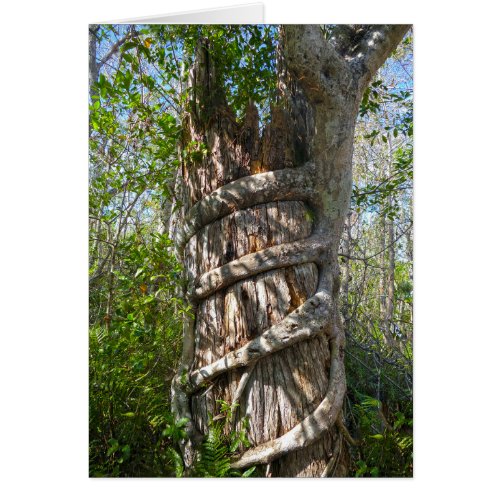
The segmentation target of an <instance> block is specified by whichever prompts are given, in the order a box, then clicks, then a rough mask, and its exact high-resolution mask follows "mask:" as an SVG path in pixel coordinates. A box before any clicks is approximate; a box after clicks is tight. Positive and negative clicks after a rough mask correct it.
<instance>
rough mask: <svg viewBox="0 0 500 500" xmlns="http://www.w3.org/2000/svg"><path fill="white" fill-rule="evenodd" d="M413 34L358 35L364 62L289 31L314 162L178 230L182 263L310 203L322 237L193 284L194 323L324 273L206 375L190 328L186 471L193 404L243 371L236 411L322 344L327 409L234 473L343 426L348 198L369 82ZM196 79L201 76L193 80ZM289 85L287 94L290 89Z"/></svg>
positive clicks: (184, 377) (238, 188) (222, 199)
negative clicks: (305, 269)
mask: <svg viewBox="0 0 500 500" xmlns="http://www.w3.org/2000/svg"><path fill="white" fill-rule="evenodd" d="M406 29H407V27H396V28H394V27H393V28H391V27H378V29H371V30H368V29H367V30H366V33H364V34H363V33H361V34H359V33H358V37H357V39H356V50H359V54H361V56H358V55H357V54H358V52H353V51H352V50H350V48H349V45H348V42H349V41H348V42H346V41H345V40H342V46H340V45H339V47H337V48H335V47H334V46H333V45H330V44H326V42H325V40H324V39H323V38H322V36H321V32H320V30H319V28H318V27H314V26H313V27H304V26H301V27H297V26H288V27H286V28H285V30H284V32H283V35H284V36H283V41H284V47H285V53H284V56H285V57H286V58H287V60H288V64H289V68H288V69H289V71H290V76H291V78H292V80H293V78H295V80H296V81H300V82H301V87H302V90H303V93H304V96H305V98H306V100H307V101H308V103H310V105H311V106H312V109H313V111H314V123H315V131H314V136H313V138H312V144H311V154H310V158H311V161H309V162H306V163H304V164H298V165H292V166H291V168H283V169H281V170H274V171H270V172H263V173H257V174H254V175H250V176H246V177H242V178H239V179H237V180H234V181H232V182H229V183H227V184H226V185H223V186H221V187H219V188H218V189H216V190H214V191H212V192H211V193H210V194H208V195H206V196H204V197H203V198H202V199H200V200H199V201H197V202H196V203H195V204H194V205H193V206H192V207H191V208H190V209H189V210H188V211H187V213H185V214H183V217H182V219H183V220H181V221H180V222H179V223H178V224H177V226H176V228H175V232H174V234H175V241H176V247H177V252H178V255H179V257H180V258H184V257H185V252H187V251H188V249H187V244H188V242H189V240H190V239H191V238H192V237H193V236H195V235H196V234H197V233H198V231H200V230H202V229H203V228H204V227H205V226H206V225H208V224H210V223H212V222H214V221H216V220H219V219H221V218H223V217H225V216H227V215H230V214H232V213H234V212H236V211H239V210H245V209H249V208H251V207H254V206H256V205H259V204H265V203H269V202H277V201H292V200H294V201H302V202H304V203H305V204H306V205H307V206H308V207H309V209H310V210H311V211H312V212H313V214H314V227H313V231H312V234H311V235H310V236H309V237H308V238H305V239H302V240H298V241H292V242H289V243H283V244H279V245H275V246H271V247H268V248H265V249H263V250H259V251H257V252H253V253H250V254H248V255H245V256H242V257H240V258H237V259H233V260H232V261H230V262H228V263H227V264H224V265H222V266H220V267H218V268H215V269H211V270H209V271H207V272H205V273H203V274H201V275H198V276H191V277H190V280H189V285H188V289H187V290H186V292H187V296H188V298H189V301H190V303H191V305H192V310H193V315H194V317H195V316H196V308H197V305H198V303H199V302H200V301H201V300H203V299H205V298H207V297H209V296H210V295H212V294H214V293H215V292H217V291H219V290H224V289H225V288H227V287H229V286H231V285H232V284H234V283H235V282H237V281H240V280H244V279H247V278H249V277H252V276H257V275H259V274H261V273H264V272H266V271H270V270H273V269H279V268H283V267H290V266H296V265H299V264H305V263H314V264H315V265H316V266H317V269H318V284H317V288H316V291H315V293H314V294H313V295H312V296H311V297H310V298H308V299H307V300H306V301H305V302H304V303H303V304H301V305H300V306H299V307H297V308H296V309H295V310H293V311H292V312H290V313H289V314H288V315H287V316H286V317H285V318H284V319H283V320H282V321H281V322H279V323H277V324H275V325H273V326H271V327H270V328H268V329H267V330H266V331H264V332H263V333H262V334H261V335H259V336H258V337H256V338H254V339H252V340H250V341H249V342H247V343H246V344H245V345H243V346H242V347H240V348H238V349H235V350H233V351H231V352H228V353H227V354H226V355H224V356H222V357H221V358H220V359H218V360H216V361H214V362H212V363H210V364H208V365H206V366H203V367H201V368H197V369H193V361H194V354H195V353H194V350H195V338H194V335H195V334H194V317H191V318H189V319H188V320H187V321H186V322H185V330H184V347H183V354H182V361H181V366H180V369H179V372H178V375H177V376H176V377H175V379H174V381H173V384H172V406H173V409H174V412H175V414H176V416H177V417H178V418H184V419H185V421H186V422H187V425H186V430H187V434H188V436H189V439H188V441H187V442H186V443H185V450H184V455H185V459H186V462H188V464H189V462H190V461H192V458H193V449H192V447H193V445H195V446H196V444H197V443H199V441H200V435H199V433H198V431H197V429H196V427H195V425H194V423H193V419H192V415H191V410H190V397H191V396H192V395H193V394H195V393H197V392H198V391H200V390H201V389H203V388H204V387H205V386H206V384H207V383H209V382H211V381H213V380H214V379H215V378H216V377H219V376H220V375H222V374H225V373H227V372H229V371H231V370H235V369H238V368H239V369H241V368H243V369H244V370H245V371H244V374H243V376H242V377H241V378H240V382H239V386H238V388H237V390H236V392H235V393H234V396H233V402H235V401H236V400H238V399H239V398H240V397H241V395H242V393H243V389H244V388H245V384H246V383H247V381H248V378H249V374H250V373H251V371H252V369H253V367H254V366H255V365H256V363H258V362H259V361H260V360H262V359H263V358H265V357H267V356H273V355H274V354H275V353H277V352H279V351H281V350H283V349H286V348H288V347H290V346H293V345H295V344H297V343H299V342H304V341H306V340H309V339H312V338H314V337H316V336H318V335H319V334H324V335H326V337H327V338H328V339H329V343H330V353H331V359H330V373H329V381H328V387H327V390H326V393H325V394H324V397H323V400H322V401H321V402H320V404H319V405H318V406H317V408H316V409H315V410H314V411H313V412H312V413H310V414H309V415H308V416H307V417H306V418H304V419H303V420H302V421H301V422H299V423H298V424H297V425H295V427H293V428H292V429H291V430H289V431H288V432H285V433H284V434H283V435H281V436H279V437H277V438H275V439H272V440H270V441H268V442H265V443H262V444H259V445H257V446H255V447H253V448H250V449H249V450H247V451H245V452H244V453H243V454H241V455H240V456H239V457H238V458H237V459H236V460H235V461H234V462H233V464H232V467H233V468H237V469H238V468H246V467H250V466H252V465H255V464H269V463H270V462H272V461H273V460H276V459H277V458H279V457H281V456H283V455H285V454H287V453H290V452H292V451H295V450H299V449H302V448H305V447H307V446H309V445H310V444H312V443H313V442H315V441H316V440H318V439H319V438H320V437H321V436H322V435H323V433H325V432H326V431H327V430H329V429H330V428H331V427H332V425H334V423H335V422H336V421H337V420H338V418H339V414H340V412H341V409H342V405H343V400H344V395H345V390H346V382H345V373H344V359H343V358H344V334H343V330H342V328H341V326H340V322H339V320H338V315H337V313H336V309H337V308H336V296H337V291H338V284H339V283H338V275H339V273H338V267H337V263H336V249H337V247H338V243H339V238H340V233H341V230H342V225H343V218H344V215H345V213H346V211H347V208H348V204H349V198H350V191H351V181H350V175H351V158H352V146H353V133H354V125H355V119H356V114H357V108H358V104H359V101H360V98H361V96H362V94H363V91H364V89H365V87H366V85H367V83H368V81H369V79H370V77H371V76H372V75H373V73H374V71H375V70H376V69H377V68H378V67H379V66H380V64H381V63H382V62H383V60H385V58H386V57H387V55H388V53H389V52H390V50H392V48H394V47H395V45H396V44H397V42H398V41H399V40H400V39H401V37H402V36H403V34H404V33H405V31H406ZM346 44H347V45H346ZM346 46H347V48H346ZM206 54H207V44H206V43H205V45H204V46H202V47H201V49H199V53H198V58H203V57H205V58H206V57H207V55H206ZM198 64H200V63H199V62H198ZM196 74H197V73H196V71H194V72H193V75H196ZM207 74H208V72H207ZM292 80H289V81H292ZM282 82H285V86H286V80H285V79H283V80H282ZM191 84H192V85H193V87H194V86H195V85H200V84H201V85H205V86H207V87H209V86H210V81H205V82H196V81H193V79H192V80H191ZM194 88H195V87H194ZM285 91H286V89H285ZM194 107H195V108H196V102H194ZM194 111H195V113H196V112H197V110H196V109H195V110H194ZM198 112H199V110H198ZM340 425H341V424H340ZM344 430H345V428H344Z"/></svg>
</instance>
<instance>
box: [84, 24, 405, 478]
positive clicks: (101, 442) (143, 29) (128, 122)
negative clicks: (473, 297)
mask: <svg viewBox="0 0 500 500" xmlns="http://www.w3.org/2000/svg"><path fill="white" fill-rule="evenodd" d="M92 30H93V31H92V32H91V35H92V36H93V37H95V38H94V43H95V61H94V63H95V71H94V72H93V74H91V79H92V80H93V81H92V86H91V92H90V102H89V163H90V173H89V323H90V333H89V384H90V399H89V446H90V450H89V473H90V476H92V477H183V476H185V475H187V474H188V473H187V471H185V470H184V466H183V462H182V458H181V450H180V444H181V440H182V438H183V437H184V429H183V428H184V425H185V422H182V421H179V422H175V421H174V418H173V416H172V414H171V413H170V385H171V381H172V377H173V376H174V373H175V370H176V368H177V365H178V361H179V357H180V352H181V349H182V322H183V318H185V317H186V316H187V315H189V314H190V311H189V308H188V307H187V306H186V304H185V303H184V301H183V300H182V296H183V294H182V289H183V286H184V283H183V282H182V268H181V266H180V263H179V262H177V261H176V259H175V257H174V252H173V244H172V242H171V241H170V239H169V236H168V234H169V230H168V225H169V218H170V215H171V213H172V211H174V212H175V210H176V209H177V208H178V207H176V206H175V200H174V199H173V190H174V189H173V188H174V182H175V172H176V169H177V168H178V166H179V162H178V157H179V153H180V154H183V155H188V154H191V155H192V154H203V148H202V147H201V145H200V144H196V145H190V147H188V148H187V149H186V150H185V151H178V144H179V138H180V134H181V125H182V121H183V120H184V118H185V114H186V109H187V106H188V105H189V103H188V97H187V92H186V81H187V71H188V68H189V65H190V64H191V62H192V60H193V56H194V49H195V44H196V41H197V40H198V39H199V38H200V37H209V38H210V40H211V41H212V42H213V47H214V49H213V50H214V51H215V54H216V56H217V57H218V59H219V60H220V67H219V68H220V74H219V75H218V77H219V78H223V79H224V83H225V88H226V93H227V96H228V100H229V104H230V105H231V106H232V107H233V109H235V111H236V112H237V116H238V117H241V116H242V115H243V113H244V110H245V108H246V105H247V103H248V101H249V100H252V101H254V102H255V103H256V104H257V106H258V109H259V113H260V120H261V123H263V122H265V121H266V120H267V119H268V117H269V112H270V105H271V103H273V102H274V101H275V98H276V95H275V93H276V90H275V89H276V68H275V62H274V61H275V47H276V41H277V31H276V28H275V27H270V26H244V27H241V28H240V27H237V26H232V27H230V28H229V29H227V28H226V27H221V26H203V27H202V26H136V27H134V26H127V25H120V26H112V25H100V26H94V27H92ZM326 36H327V34H326ZM91 62H92V61H91ZM411 65H412V43H411V36H409V37H407V38H406V40H405V42H404V43H403V44H402V46H401V47H400V48H398V50H397V51H396V53H395V54H393V58H391V59H390V60H389V61H388V62H387V63H386V65H385V66H384V68H383V70H381V71H380V74H379V75H378V76H377V79H376V80H375V81H374V82H373V83H372V85H371V87H370V88H369V90H368V91H367V93H366V94H365V97H364V99H363V102H362V104H361V110H360V122H359V126H358V133H357V142H356V151H355V157H354V184H355V186H354V191H353V198H352V207H351V208H352V212H351V217H350V222H349V224H348V226H346V231H345V235H344V240H343V244H342V245H343V248H342V249H341V255H342V257H341V259H340V260H341V268H342V273H343V277H344V281H345V283H347V285H345V286H344V285H343V286H342V288H341V308H342V313H343V318H344V324H345V328H346V333H347V355H346V366H347V374H348V395H347V400H346V405H345V411H344V419H345V422H346V426H347V427H348V429H349V431H350V433H351V434H352V435H353V437H354V438H355V439H357V440H358V445H359V446H352V447H351V456H352V459H353V460H352V470H351V472H352V475H353V476H357V477H359V476H366V477H375V476H380V477H387V476H411V475H412V416H413V413H412V359H413V353H412V295H413V288H412V272H413V271H412V265H413V264H412V237H411V231H412V164H413V163H412V154H413V147H412V135H413V132H412V122H413V111H412V109H413V108H412V95H413V94H412V74H411ZM311 217H312V215H311ZM391 231H392V232H391ZM391 252H392V253H391ZM391 289H392V290H393V293H392V297H391V298H390V299H388V297H389V295H390V294H391V292H390V290H391ZM219 403H220V415H219V417H220V418H216V417H214V418H212V420H211V424H210V428H209V432H208V434H207V435H206V436H205V439H204V442H203V445H202V447H201V450H200V454H199V456H198V458H197V462H196V464H195V466H194V468H193V470H192V471H190V472H189V474H190V475H194V476H198V477H229V476H239V475H242V476H243V477H248V476H252V475H255V474H258V472H259V471H258V470H255V468H251V469H248V470H247V471H242V472H239V471H234V470H231V469H230V465H229V464H230V460H231V457H232V456H233V455H234V454H235V453H236V452H237V451H242V450H243V449H245V448H246V447H247V446H249V442H248V439H247V437H246V433H245V432H244V431H242V432H234V431H231V416H232V412H233V411H234V408H232V407H230V406H228V405H227V404H226V403H224V402H222V401H221V402H219Z"/></svg>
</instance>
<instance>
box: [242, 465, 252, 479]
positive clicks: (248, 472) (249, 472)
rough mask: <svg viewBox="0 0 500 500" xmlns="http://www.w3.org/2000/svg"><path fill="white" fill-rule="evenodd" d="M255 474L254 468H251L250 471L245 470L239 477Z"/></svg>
mask: <svg viewBox="0 0 500 500" xmlns="http://www.w3.org/2000/svg"><path fill="white" fill-rule="evenodd" d="M254 472H255V466H253V467H251V468H250V469H248V470H246V471H245V472H244V473H243V474H242V475H241V477H250V476H251V475H252V474H253V473H254Z"/></svg>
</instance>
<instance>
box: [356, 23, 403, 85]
mask: <svg viewBox="0 0 500 500" xmlns="http://www.w3.org/2000/svg"><path fill="white" fill-rule="evenodd" d="M410 28H411V24H372V25H369V26H368V27H367V29H366V33H365V35H364V36H363V37H362V38H361V40H360V42H359V43H358V44H356V45H354V46H353V47H352V48H351V53H352V59H351V66H352V67H353V69H354V71H355V72H356V73H358V75H359V77H360V89H361V90H362V91H364V88H365V87H366V86H367V85H368V83H369V82H370V80H371V78H372V77H373V75H375V73H376V72H377V70H378V69H379V68H380V66H382V64H383V63H384V62H385V60H386V59H387V58H388V57H389V54H390V53H391V52H392V51H393V50H394V49H395V48H396V47H397V46H398V44H399V42H400V41H401V40H402V39H403V37H404V36H405V34H406V32H407V31H408V30H409V29H410Z"/></svg>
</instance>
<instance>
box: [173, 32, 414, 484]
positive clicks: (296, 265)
mask: <svg viewBox="0 0 500 500" xmlns="http://www.w3.org/2000/svg"><path fill="white" fill-rule="evenodd" d="M379 28H380V29H375V28H374V27H371V28H370V29H368V30H367V32H366V36H367V37H369V39H368V41H367V42H366V44H365V45H366V48H365V49H363V50H361V49H360V54H361V55H356V57H353V56H352V54H351V53H349V55H346V53H342V52H339V51H338V50H336V49H335V47H334V46H333V45H331V44H329V43H328V42H327V41H326V40H325V39H324V38H323V36H322V33H321V30H320V28H319V27H318V26H286V27H284V28H283V30H282V45H281V53H280V89H281V92H282V94H283V102H284V104H285V106H281V107H279V108H276V109H274V110H273V113H272V120H271V124H270V125H269V127H268V128H267V129H266V131H264V133H263V135H262V137H260V136H259V133H258V126H257V125H258V122H257V117H256V110H255V108H253V107H252V106H250V107H249V109H248V111H247V116H246V120H245V121H244V123H243V124H242V125H239V124H238V123H237V122H236V121H235V119H234V117H233V115H232V114H231V112H230V110H229V109H228V108H227V105H226V104H225V101H224V96H223V93H222V91H221V88H220V87H219V86H218V80H217V75H216V71H217V65H216V61H213V60H212V59H211V56H210V51H209V45H208V44H207V43H205V44H201V45H200V48H199V51H198V54H197V61H196V64H195V66H194V68H193V70H192V73H191V84H192V111H191V116H190V120H189V123H188V124H187V125H186V137H185V143H186V144H188V143H190V142H191V141H199V142H203V143H205V144H206V146H207V147H208V150H209V154H208V155H207V157H206V158H204V159H202V160H198V161H191V162H190V161H187V162H185V163H184V164H183V165H182V169H181V174H180V175H182V178H183V180H184V186H185V189H184V190H182V189H181V191H183V192H180V193H179V196H180V198H181V199H182V200H183V202H184V207H183V210H182V211H181V212H180V215H179V218H180V219H184V220H179V221H176V222H175V225H174V231H176V232H177V233H178V236H177V244H178V251H179V252H180V254H181V255H182V256H183V258H184V262H185V266H186V270H187V277H188V281H189V283H190V286H191V300H192V306H193V312H194V319H192V320H191V321H187V322H186V329H185V338H184V352H183V359H182V363H181V367H180V370H179V374H178V376H177V377H176V378H175V380H174V382H173V387H172V399H173V409H174V411H175V412H176V414H177V416H178V417H187V418H188V419H189V424H188V428H187V430H188V433H189V434H190V442H187V443H186V447H185V459H186V462H187V463H189V462H190V460H192V457H193V451H192V446H191V445H192V444H196V443H197V442H199V436H200V434H202V433H204V432H206V431H207V426H208V421H209V415H210V414H216V412H217V404H216V401H217V400H219V399H223V400H225V401H227V402H234V401H235V400H238V401H239V404H240V407H239V411H238V414H237V416H236V422H235V425H236V427H237V428H241V425H242V419H243V417H245V416H248V417H249V421H250V428H249V432H248V433H249V438H250V441H251V442H252V447H251V448H250V449H249V450H246V451H244V452H243V453H242V454H241V455H240V457H239V458H237V459H236V460H235V461H234V463H233V467H234V468H245V467H249V466H251V465H254V464H269V466H268V468H267V469H266V471H267V472H266V474H267V475H271V476H292V477H294V476H305V477H320V476H322V475H324V474H329V473H331V471H333V470H335V471H336V475H345V474H346V472H347V462H346V454H345V450H346V448H347V447H346V446H342V445H341V442H340V440H341V439H343V438H342V435H341V433H339V432H338V431H337V429H336V427H335V422H336V421H337V420H338V419H339V416H340V413H341V409H342V404H343V398H344V394H345V374H344V359H343V358H344V333H343V330H342V327H341V324H340V321H339V317H338V313H337V298H338V290H339V269H338V264H337V259H336V249H337V248H338V245H339V240H340V234H341V230H342V227H343V223H344V217H345V214H346V212H347V209H348V206H349V200H350V196H351V175H352V174H351V158H352V149H353V136H354V126H355V120H356V115H357V110H358V105H359V101H360V99H361V96H362V94H363V92H364V89H365V87H366V85H367V83H368V81H369V78H370V77H371V74H372V72H373V70H374V68H375V69H376V68H377V67H378V65H379V64H382V62H383V60H384V59H385V57H387V55H388V53H389V52H390V50H392V48H395V46H396V45H397V43H398V42H399V40H400V39H401V37H402V36H403V34H404V32H405V31H406V29H407V27H406V28H401V27H393V28H390V27H379ZM376 33H379V35H376ZM361 41H362V42H364V39H362V40H361ZM370 41H371V42H372V43H369V42H370ZM303 169H309V170H308V175H307V176H304V174H303ZM180 186H182V184H180ZM311 213H312V217H311V216H310V214H311ZM308 214H309V215H308ZM306 242H307V244H306ZM207 384H210V385H208V387H207ZM340 450H344V451H343V452H341V451H340ZM332 460H334V461H335V462H336V464H337V465H338V466H336V467H333V466H332Z"/></svg>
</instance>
